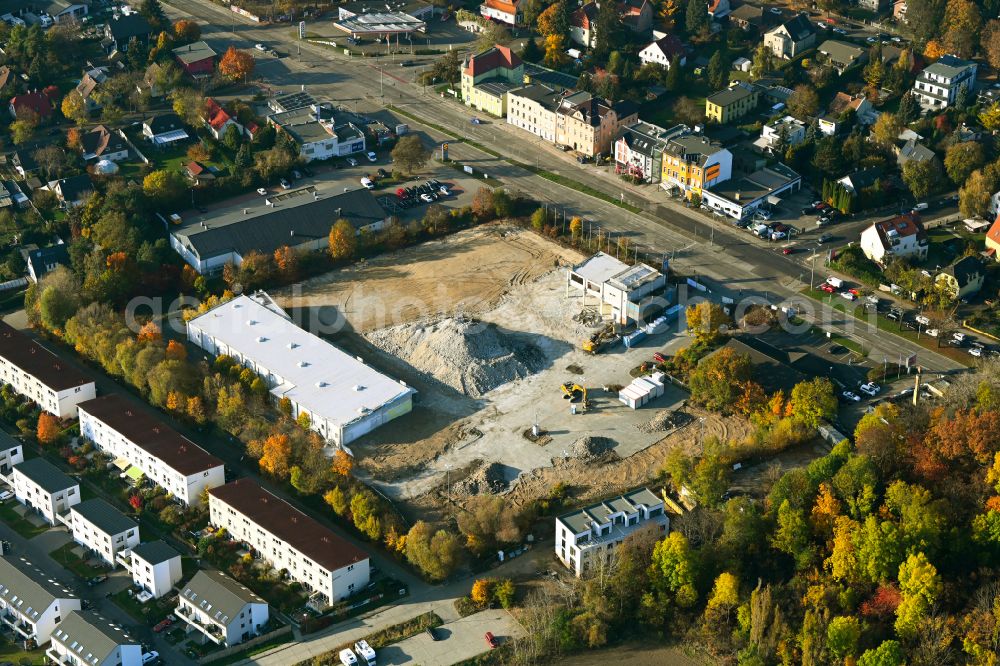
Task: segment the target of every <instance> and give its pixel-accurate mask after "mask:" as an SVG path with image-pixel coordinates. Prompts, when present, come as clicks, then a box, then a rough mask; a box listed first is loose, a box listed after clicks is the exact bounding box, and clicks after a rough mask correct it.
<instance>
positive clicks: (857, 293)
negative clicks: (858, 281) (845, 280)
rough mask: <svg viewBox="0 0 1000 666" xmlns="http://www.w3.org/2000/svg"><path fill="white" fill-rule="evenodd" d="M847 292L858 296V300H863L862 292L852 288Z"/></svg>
mask: <svg viewBox="0 0 1000 666" xmlns="http://www.w3.org/2000/svg"><path fill="white" fill-rule="evenodd" d="M847 291H849V292H851V293H852V294H854V295H855V296H857V297H858V298H861V292H860V291H858V290H857V289H855V288H854V287H851V288H850V289H848V290H847Z"/></svg>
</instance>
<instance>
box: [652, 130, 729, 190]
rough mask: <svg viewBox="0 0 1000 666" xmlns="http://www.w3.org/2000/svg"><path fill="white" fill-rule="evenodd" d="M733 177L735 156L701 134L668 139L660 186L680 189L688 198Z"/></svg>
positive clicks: (679, 135)
mask: <svg viewBox="0 0 1000 666" xmlns="http://www.w3.org/2000/svg"><path fill="white" fill-rule="evenodd" d="M732 175H733V154H732V153H730V152H729V151H728V150H726V149H725V148H723V147H722V144H720V143H719V142H717V141H712V140H710V139H709V138H708V137H706V136H704V135H702V134H693V133H690V132H682V133H678V134H675V135H673V136H671V137H670V138H669V139H668V140H667V146H666V149H665V150H664V152H663V172H662V175H661V177H660V181H661V183H660V187H662V188H663V189H665V190H669V189H674V188H676V189H678V190H680V191H681V192H683V193H684V196H685V197H686V198H687V199H691V198H693V197H701V196H702V192H703V191H704V190H706V189H708V188H710V187H714V186H716V185H718V184H719V183H722V182H725V181H727V180H729V179H730V178H731V177H732Z"/></svg>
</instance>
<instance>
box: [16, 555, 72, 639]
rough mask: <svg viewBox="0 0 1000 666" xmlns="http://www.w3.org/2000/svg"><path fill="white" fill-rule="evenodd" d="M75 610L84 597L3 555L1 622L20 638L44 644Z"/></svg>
mask: <svg viewBox="0 0 1000 666" xmlns="http://www.w3.org/2000/svg"><path fill="white" fill-rule="evenodd" d="M35 578H39V579H40V580H36V579H35ZM74 610H80V600H79V599H77V598H76V597H74V596H73V593H72V592H70V591H69V590H68V589H66V588H64V587H62V586H60V585H58V584H56V583H49V582H46V581H45V580H44V579H42V578H41V577H40V576H38V577H32V576H29V575H27V574H25V573H24V572H22V571H21V570H20V569H18V568H17V567H15V566H14V564H13V563H12V562H11V561H10V560H8V559H7V558H5V557H0V622H2V623H3V624H4V625H6V626H8V627H10V628H11V630H13V632H14V635H15V636H17V637H18V638H19V639H21V640H26V641H27V640H31V641H35V643H37V644H38V645H42V644H43V643H45V642H46V641H48V640H49V638H50V637H51V635H52V632H53V631H54V630H55V628H56V625H57V624H59V622H60V621H61V620H62V619H63V618H64V617H66V615H67V614H68V613H70V612H71V611H74Z"/></svg>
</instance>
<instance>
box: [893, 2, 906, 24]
mask: <svg viewBox="0 0 1000 666" xmlns="http://www.w3.org/2000/svg"><path fill="white" fill-rule="evenodd" d="M892 17H893V18H894V19H896V20H897V21H899V22H900V23H906V0H895V2H893V3H892Z"/></svg>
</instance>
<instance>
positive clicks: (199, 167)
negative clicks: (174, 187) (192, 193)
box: [184, 161, 215, 185]
mask: <svg viewBox="0 0 1000 666" xmlns="http://www.w3.org/2000/svg"><path fill="white" fill-rule="evenodd" d="M184 175H185V176H187V178H188V180H190V181H191V182H192V183H194V184H195V185H208V184H209V183H213V182H215V174H214V173H212V170H211V169H209V168H208V167H207V166H205V165H204V164H202V163H201V162H198V161H191V162H188V163H187V164H185V165H184Z"/></svg>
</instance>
